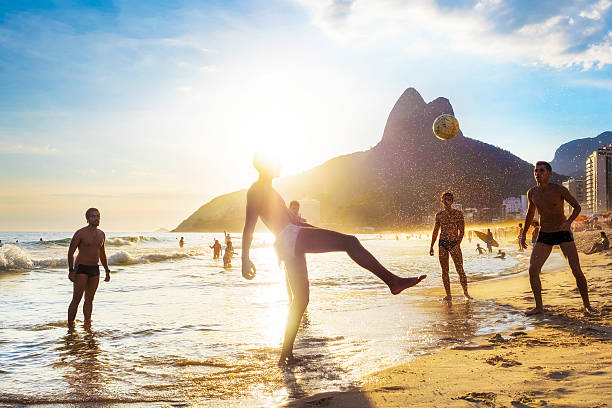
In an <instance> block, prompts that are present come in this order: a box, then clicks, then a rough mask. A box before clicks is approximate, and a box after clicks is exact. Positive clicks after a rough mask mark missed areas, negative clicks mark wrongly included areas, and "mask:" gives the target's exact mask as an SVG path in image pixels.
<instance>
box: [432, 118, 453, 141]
mask: <svg viewBox="0 0 612 408" xmlns="http://www.w3.org/2000/svg"><path fill="white" fill-rule="evenodd" d="M432 129H433V132H434V135H436V137H437V138H438V139H442V140H450V139H452V138H453V137H455V136H457V133H459V122H457V119H455V117H454V116H453V115H449V114H448V113H443V114H442V115H440V116H438V117H437V118H436V120H434V123H433V126H432Z"/></svg>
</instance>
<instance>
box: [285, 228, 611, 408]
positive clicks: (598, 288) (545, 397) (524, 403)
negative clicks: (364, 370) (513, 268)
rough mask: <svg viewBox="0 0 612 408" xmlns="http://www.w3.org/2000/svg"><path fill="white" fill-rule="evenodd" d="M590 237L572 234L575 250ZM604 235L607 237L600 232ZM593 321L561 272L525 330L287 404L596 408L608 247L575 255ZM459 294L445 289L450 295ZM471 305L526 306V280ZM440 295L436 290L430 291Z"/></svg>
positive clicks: (475, 292)
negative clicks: (357, 385)
mask: <svg viewBox="0 0 612 408" xmlns="http://www.w3.org/2000/svg"><path fill="white" fill-rule="evenodd" d="M598 234H599V233H598V232H588V233H586V232H585V233H578V234H576V243H577V247H578V249H579V250H580V251H584V250H585V249H587V247H589V246H590V244H591V243H592V242H593V239H594V238H596V237H597V236H598ZM608 235H610V234H608ZM580 260H581V264H582V268H583V271H584V273H585V276H586V277H587V281H588V284H589V294H590V298H591V304H592V305H593V306H594V307H595V308H596V309H597V310H598V313H597V314H587V313H585V312H584V309H583V308H582V301H581V299H580V295H579V293H578V290H577V289H576V284H575V281H574V278H573V276H572V274H571V271H570V270H569V267H567V268H564V269H559V270H557V271H555V272H554V273H546V274H543V275H542V287H543V298H544V305H545V307H546V313H545V314H543V315H539V316H534V317H532V318H531V319H532V324H531V325H530V326H529V327H516V328H514V329H513V330H511V331H509V332H506V333H502V334H497V335H495V336H489V337H481V338H476V339H474V340H473V341H472V344H468V345H456V346H454V347H450V348H446V349H443V350H442V351H440V352H439V353H436V354H432V355H427V356H424V357H421V358H418V359H416V360H414V361H411V362H409V363H406V364H402V365H399V366H396V367H392V368H390V369H387V370H384V371H381V372H378V373H375V374H373V375H370V376H368V377H366V378H364V383H363V385H362V386H361V387H360V388H358V389H355V390H351V391H346V392H333V393H324V394H318V395H314V396H310V397H307V398H303V399H301V400H298V401H295V402H293V403H291V404H289V405H288V406H291V407H313V406H317V407H319V406H326V407H408V406H424V407H438V406H439V407H474V406H481V407H541V406H549V407H550V406H554V407H603V406H609V404H610V401H611V398H612V397H611V396H612V342H611V340H612V327H611V323H612V300H611V299H612V298H611V295H612V249H610V250H608V251H605V252H603V253H598V254H594V255H588V256H587V255H584V254H581V256H580ZM459 291H460V288H458V287H455V286H453V294H454V295H455V296H457V295H459ZM470 293H471V295H472V296H474V297H475V298H477V299H491V300H495V301H497V302H499V303H501V304H505V305H509V306H511V307H513V308H515V309H516V311H517V313H519V312H522V311H524V310H527V309H529V308H531V307H532V306H533V297H532V294H531V289H530V286H529V278H528V275H527V274H526V273H523V274H520V275H517V276H512V277H509V278H501V279H496V280H492V281H484V282H478V283H474V284H471V285H470ZM432 295H433V296H442V295H443V291H442V290H439V291H437V290H436V291H434V292H433V293H432Z"/></svg>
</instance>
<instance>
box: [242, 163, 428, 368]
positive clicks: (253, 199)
mask: <svg viewBox="0 0 612 408" xmlns="http://www.w3.org/2000/svg"><path fill="white" fill-rule="evenodd" d="M253 165H254V167H255V169H256V170H257V171H258V172H259V180H257V181H256V182H255V183H253V185H252V186H251V188H249V191H248V192H247V203H246V219H245V223H244V230H243V232H242V276H244V277H245V278H246V279H249V280H250V279H253V278H254V277H255V265H254V264H253V262H251V259H250V258H249V251H250V248H251V242H252V240H253V230H254V229H255V224H256V223H257V219H258V218H261V220H262V221H263V223H264V224H265V225H266V226H267V227H268V229H269V230H270V231H272V232H273V233H274V235H275V236H276V242H275V244H274V247H275V249H276V251H277V253H278V255H279V258H280V259H282V260H283V261H284V262H285V266H286V268H287V276H288V278H289V284H290V286H291V292H292V293H293V300H292V302H291V305H290V307H289V316H288V318H287V327H286V329H285V338H284V341H283V348H282V351H281V355H280V358H279V361H278V363H279V365H280V366H284V365H285V364H287V363H289V362H291V361H292V360H293V343H294V341H295V336H296V334H297V331H298V327H299V324H300V321H301V319H302V315H303V314H304V311H305V310H306V306H307V305H308V302H309V298H310V297H309V296H310V288H309V282H308V269H307V266H306V257H305V256H304V255H305V254H306V253H322V252H333V251H344V252H346V253H347V254H348V255H349V256H350V257H351V258H352V259H353V260H354V261H355V262H356V263H357V264H358V265H360V266H362V267H363V268H365V269H368V270H369V271H371V272H372V273H373V274H375V275H376V276H378V277H379V278H380V279H381V280H382V281H383V282H385V283H386V284H387V286H388V287H389V290H390V291H391V293H392V294H394V295H397V294H398V293H400V292H402V291H403V290H404V289H406V288H409V287H411V286H414V285H416V284H417V283H419V282H420V281H421V280H423V279H424V278H425V277H426V275H421V276H420V277H418V278H415V277H413V278H401V277H399V276H397V275H394V274H393V273H391V272H389V271H388V270H387V269H386V268H385V267H384V266H382V265H381V264H380V263H379V262H378V261H377V260H376V258H374V256H372V254H371V253H369V252H368V251H367V250H366V249H365V248H364V247H363V246H362V245H361V243H360V242H359V240H358V239H357V238H356V237H354V236H351V235H345V234H341V233H339V232H335V231H330V230H325V229H321V228H316V227H313V226H311V225H308V224H305V223H301V222H300V221H299V220H298V219H297V218H296V217H295V215H293V213H291V211H289V209H288V208H287V206H286V205H285V201H284V200H283V199H282V197H281V196H280V194H278V192H276V190H274V188H273V187H272V180H273V179H274V178H276V177H278V176H279V173H280V163H279V162H278V161H277V160H272V159H266V158H265V157H264V156H263V155H262V154H257V155H255V159H254V161H253Z"/></svg>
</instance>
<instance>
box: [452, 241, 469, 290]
mask: <svg viewBox="0 0 612 408" xmlns="http://www.w3.org/2000/svg"><path fill="white" fill-rule="evenodd" d="M450 255H451V257H452V258H453V263H454V264H455V270H456V271H457V275H459V282H460V283H461V288H462V289H463V296H465V297H466V298H468V299H472V297H471V296H470V295H469V294H468V287H467V276H466V274H465V271H464V270H463V254H462V253H461V247H460V246H459V244H457V245H455V246H454V247H453V248H451V250H450ZM447 262H448V261H447ZM447 268H448V267H447Z"/></svg>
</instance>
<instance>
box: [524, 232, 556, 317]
mask: <svg viewBox="0 0 612 408" xmlns="http://www.w3.org/2000/svg"><path fill="white" fill-rule="evenodd" d="M552 248H553V247H552V245H547V244H543V243H541V242H536V245H535V247H534V248H533V251H532V252H531V260H530V261H529V283H530V284H531V291H532V292H533V297H534V298H535V303H536V306H535V307H534V308H533V309H531V310H528V311H527V312H526V313H525V314H526V315H527V316H531V315H534V314H539V313H542V312H544V305H543V304H542V282H541V281H540V271H541V270H542V266H543V265H544V262H546V260H547V259H548V256H549V255H550V252H551V251H552Z"/></svg>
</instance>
